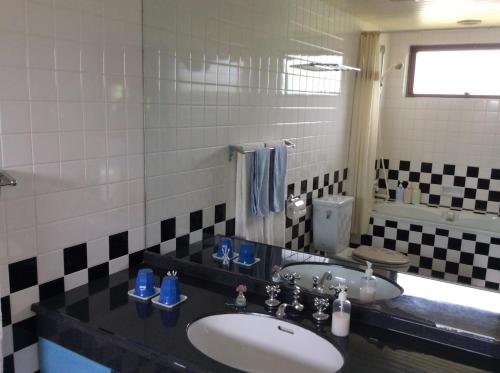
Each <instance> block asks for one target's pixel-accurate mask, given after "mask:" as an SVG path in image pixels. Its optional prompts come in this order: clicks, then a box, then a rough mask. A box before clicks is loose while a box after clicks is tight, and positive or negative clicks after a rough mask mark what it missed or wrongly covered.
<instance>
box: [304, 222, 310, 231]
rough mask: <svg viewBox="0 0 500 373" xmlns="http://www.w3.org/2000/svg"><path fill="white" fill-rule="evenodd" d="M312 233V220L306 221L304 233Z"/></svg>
mask: <svg viewBox="0 0 500 373" xmlns="http://www.w3.org/2000/svg"><path fill="white" fill-rule="evenodd" d="M310 231H311V219H307V220H306V224H305V226H304V232H306V233H307V232H310Z"/></svg>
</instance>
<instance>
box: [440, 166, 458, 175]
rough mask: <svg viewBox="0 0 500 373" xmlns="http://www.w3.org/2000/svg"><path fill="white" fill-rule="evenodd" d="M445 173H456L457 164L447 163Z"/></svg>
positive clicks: (444, 168) (444, 167)
mask: <svg viewBox="0 0 500 373" xmlns="http://www.w3.org/2000/svg"><path fill="white" fill-rule="evenodd" d="M443 175H455V165H452V164H445V165H444V166H443Z"/></svg>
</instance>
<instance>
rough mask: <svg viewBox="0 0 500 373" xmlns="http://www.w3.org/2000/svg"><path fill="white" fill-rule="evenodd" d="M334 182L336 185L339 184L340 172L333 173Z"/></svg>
mask: <svg viewBox="0 0 500 373" xmlns="http://www.w3.org/2000/svg"><path fill="white" fill-rule="evenodd" d="M333 182H334V183H338V182H339V172H338V171H335V172H334V173H333Z"/></svg>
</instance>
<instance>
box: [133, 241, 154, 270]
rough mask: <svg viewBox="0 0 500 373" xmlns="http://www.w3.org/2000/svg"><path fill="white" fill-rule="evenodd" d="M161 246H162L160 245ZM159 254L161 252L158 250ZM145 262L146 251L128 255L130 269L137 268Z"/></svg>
mask: <svg viewBox="0 0 500 373" xmlns="http://www.w3.org/2000/svg"><path fill="white" fill-rule="evenodd" d="M158 246H160V245H158ZM158 252H159V250H158ZM143 261H144V250H139V251H136V252H135V253H132V254H129V255H128V266H129V268H132V267H135V266H137V265H139V264H141V263H142V262H143Z"/></svg>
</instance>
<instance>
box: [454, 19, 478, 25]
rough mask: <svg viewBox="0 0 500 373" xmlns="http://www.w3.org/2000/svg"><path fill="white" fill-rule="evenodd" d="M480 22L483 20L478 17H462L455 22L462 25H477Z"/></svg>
mask: <svg viewBox="0 0 500 373" xmlns="http://www.w3.org/2000/svg"><path fill="white" fill-rule="evenodd" d="M481 22H483V21H482V20H480V19H462V20H460V21H458V22H457V23H458V24H459V25H463V26H475V25H479V24H480V23H481Z"/></svg>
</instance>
